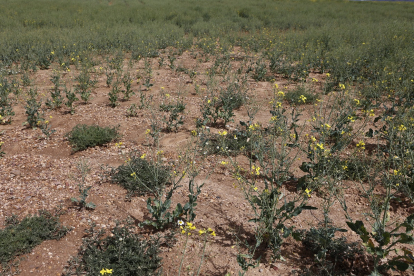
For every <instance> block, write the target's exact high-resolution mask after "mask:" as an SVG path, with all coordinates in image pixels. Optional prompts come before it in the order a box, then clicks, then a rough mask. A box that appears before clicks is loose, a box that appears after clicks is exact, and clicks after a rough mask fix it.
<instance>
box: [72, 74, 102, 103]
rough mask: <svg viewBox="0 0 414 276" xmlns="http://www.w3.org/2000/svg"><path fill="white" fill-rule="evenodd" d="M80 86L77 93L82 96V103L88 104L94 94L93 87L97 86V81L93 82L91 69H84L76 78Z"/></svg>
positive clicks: (76, 89)
mask: <svg viewBox="0 0 414 276" xmlns="http://www.w3.org/2000/svg"><path fill="white" fill-rule="evenodd" d="M75 80H76V81H77V82H78V84H77V85H76V87H75V92H76V93H77V94H80V97H81V99H82V101H84V102H85V103H87V102H88V101H89V98H90V96H91V93H92V87H93V86H94V85H95V84H96V82H97V81H96V80H93V79H92V77H91V74H90V72H89V69H88V68H87V67H84V68H82V70H81V72H80V73H79V75H78V76H77V77H76V78H75Z"/></svg>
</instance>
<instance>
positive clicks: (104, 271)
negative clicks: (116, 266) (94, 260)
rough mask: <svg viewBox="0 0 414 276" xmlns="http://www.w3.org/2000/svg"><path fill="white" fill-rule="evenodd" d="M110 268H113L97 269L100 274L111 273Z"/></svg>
mask: <svg viewBox="0 0 414 276" xmlns="http://www.w3.org/2000/svg"><path fill="white" fill-rule="evenodd" d="M112 270H113V269H107V268H102V270H101V271H99V273H101V275H106V274H112Z"/></svg>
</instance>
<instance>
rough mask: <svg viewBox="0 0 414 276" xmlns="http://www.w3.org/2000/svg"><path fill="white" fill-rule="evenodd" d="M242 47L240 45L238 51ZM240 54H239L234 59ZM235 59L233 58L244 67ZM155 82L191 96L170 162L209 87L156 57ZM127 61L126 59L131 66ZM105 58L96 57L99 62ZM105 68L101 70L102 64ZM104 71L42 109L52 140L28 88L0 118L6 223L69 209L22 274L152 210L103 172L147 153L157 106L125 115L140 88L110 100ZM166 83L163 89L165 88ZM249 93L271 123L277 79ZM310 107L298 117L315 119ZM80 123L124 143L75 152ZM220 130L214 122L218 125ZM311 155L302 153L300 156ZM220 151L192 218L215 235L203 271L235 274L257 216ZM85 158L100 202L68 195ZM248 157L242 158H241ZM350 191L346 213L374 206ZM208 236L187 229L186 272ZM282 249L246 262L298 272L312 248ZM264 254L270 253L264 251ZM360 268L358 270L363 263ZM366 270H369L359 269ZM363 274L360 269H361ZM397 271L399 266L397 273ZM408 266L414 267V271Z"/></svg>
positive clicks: (0, 182)
mask: <svg viewBox="0 0 414 276" xmlns="http://www.w3.org/2000/svg"><path fill="white" fill-rule="evenodd" d="M237 55H241V53H237ZM236 60H237V59H236ZM176 62H177V63H178V64H179V65H181V66H184V67H187V68H193V67H195V63H196V61H195V60H194V59H192V58H191V57H189V55H188V53H184V54H183V55H182V56H180V57H178V58H177V61H176ZM236 63H237V61H235V66H237V64H236ZM152 64H153V79H152V82H153V83H154V86H153V87H152V88H151V89H150V90H149V91H148V90H146V91H144V93H146V95H150V94H151V95H153V96H154V98H153V100H154V102H158V103H159V102H160V101H161V100H162V94H163V93H169V94H170V95H171V97H172V98H178V97H182V98H183V99H184V102H185V104H186V109H185V120H184V125H183V126H182V127H181V128H180V129H179V131H178V132H177V133H174V132H173V133H163V134H162V135H161V140H160V150H163V151H164V156H163V160H164V161H165V162H171V161H175V160H177V159H178V154H179V150H184V149H185V148H186V147H187V145H188V143H189V142H190V140H191V130H193V129H195V124H194V121H195V119H196V118H198V117H199V116H200V115H201V113H200V106H201V100H202V96H200V95H198V94H197V93H196V92H195V88H194V87H195V83H194V81H193V80H191V79H190V78H189V77H188V76H187V75H185V74H184V73H182V72H181V73H178V72H176V71H173V70H170V69H169V68H167V66H165V67H163V68H158V66H156V65H155V64H156V61H155V60H153V62H152ZM211 64H212V63H211V62H203V63H201V64H199V65H198V66H199V67H198V68H199V70H200V72H202V71H205V69H206V68H209V67H210V66H211ZM125 66H126V65H125ZM134 66H135V67H134V68H133V70H143V68H144V65H143V61H140V62H139V63H137V64H135V65H134ZM97 67H99V66H97ZM97 70H98V69H97ZM73 72H76V68H74V67H73V68H72V73H65V74H64V75H63V80H65V81H67V83H68V84H70V83H73V82H74V81H73V77H74V76H75V75H74V74H75V73H73ZM51 75H52V69H50V70H42V71H38V72H35V73H32V75H31V79H32V82H33V83H32V86H33V87H37V88H38V90H39V94H40V95H41V96H42V97H45V95H47V94H48V93H49V92H48V91H49V90H50V89H51V87H52V86H53V85H52V83H51V82H50V78H51ZM94 77H95V78H96V79H97V80H98V83H97V84H96V85H95V87H94V89H93V93H92V100H91V102H90V103H89V104H80V103H77V104H76V111H75V114H74V115H70V114H69V113H68V110H67V109H66V108H62V109H61V110H56V111H53V110H45V117H47V118H49V117H50V116H51V119H50V122H51V126H52V128H53V129H55V130H56V132H55V133H54V134H52V135H51V137H50V139H44V137H43V135H42V133H41V131H40V130H39V129H29V128H27V127H25V126H23V123H24V122H25V120H26V115H25V110H24V102H23V100H22V99H23V98H24V97H23V96H22V98H21V99H19V101H17V104H16V105H15V106H14V107H13V108H14V111H15V112H16V115H15V116H14V117H13V122H12V124H11V125H0V132H3V133H2V135H1V136H0V138H1V140H2V141H4V142H5V144H4V146H3V149H4V151H5V153H6V155H5V156H4V157H3V158H2V159H0V174H1V177H0V202H1V206H0V223H2V222H4V221H5V218H6V216H10V215H11V214H17V215H18V216H19V218H23V217H24V216H26V215H29V214H35V213H36V212H37V211H38V210H41V209H46V210H49V211H52V210H53V209H54V208H56V207H59V206H60V207H61V208H62V210H63V211H65V213H64V215H62V216H61V217H60V221H61V223H62V224H63V225H65V226H67V227H71V228H72V231H71V232H69V233H68V234H67V235H66V236H65V237H64V238H62V239H61V240H59V241H55V240H52V241H45V242H43V243H42V244H40V245H39V246H37V247H36V248H35V249H34V250H33V251H32V253H30V254H27V255H24V256H22V259H21V262H20V266H19V269H20V271H21V272H20V275H22V276H26V275H47V276H49V275H50V276H52V275H61V274H62V272H63V271H64V267H65V265H66V264H67V261H68V259H69V258H70V256H73V255H75V254H76V253H77V250H78V249H79V247H80V245H81V243H82V236H83V235H84V230H85V229H86V228H87V227H88V225H89V223H91V222H95V223H96V224H97V228H98V229H100V228H103V229H110V228H112V227H114V226H115V221H116V220H122V219H126V218H127V217H128V216H131V217H133V218H134V219H135V220H136V222H139V221H143V220H144V219H146V218H149V217H148V212H147V210H146V200H147V197H132V199H131V201H126V200H125V196H126V191H125V190H124V189H123V188H121V187H120V186H118V185H116V184H112V183H110V182H109V181H108V179H107V178H105V176H104V175H103V172H104V170H103V168H102V166H110V167H117V166H119V165H121V164H123V163H124V161H125V158H126V156H128V154H129V153H132V152H134V151H137V152H140V153H145V152H148V151H149V147H148V141H147V137H146V135H145V131H146V129H148V128H149V125H150V122H151V121H150V119H151V118H150V112H149V111H148V110H145V109H144V110H139V111H138V116H137V117H127V116H126V110H127V109H128V107H129V106H130V105H131V104H132V103H137V104H138V103H139V98H138V96H134V97H132V98H131V100H129V101H125V102H120V104H119V105H118V106H117V107H115V108H111V107H109V106H108V104H109V101H108V92H109V90H110V89H109V88H108V87H106V84H105V75H104V74H99V73H96V74H94ZM311 77H316V78H318V79H322V78H323V76H322V75H318V74H314V75H312V76H311ZM275 78H276V82H277V83H278V84H279V87H291V86H292V84H290V83H288V82H287V81H285V80H283V79H279V78H277V76H275ZM195 81H196V82H197V83H198V84H199V85H200V87H201V88H202V89H205V88H206V84H207V76H206V75H205V74H200V75H198V76H197V77H196V80H195ZM162 87H163V88H162ZM138 88H139V85H138V84H136V83H134V85H133V89H134V90H135V91H137V90H138ZM248 89H249V95H252V97H253V98H254V99H255V101H257V102H258V103H261V105H262V106H263V110H260V111H259V112H258V113H257V115H256V120H257V121H259V122H263V123H266V122H268V121H269V119H270V113H269V109H266V106H268V104H266V103H268V102H269V99H270V98H271V95H272V93H273V90H272V83H269V82H256V81H254V80H252V79H249V80H248ZM306 108H307V107H306V106H305V107H304V112H303V114H304V115H303V116H302V118H301V120H302V121H303V122H304V121H306V120H307V119H308V118H309V115H307V113H306ZM247 118H248V117H247V112H246V110H245V109H244V108H243V107H242V108H241V109H240V110H237V111H236V112H235V118H234V122H239V121H240V120H247ZM77 124H98V125H100V126H117V125H119V126H120V128H119V131H120V133H121V134H122V138H121V140H120V141H122V146H121V147H117V146H116V145H115V142H113V143H109V144H106V145H104V146H101V147H95V148H89V149H87V150H85V151H81V152H77V153H72V152H71V147H70V145H69V143H68V141H67V139H66V138H65V137H64V135H65V134H66V133H67V132H69V131H70V130H71V129H72V128H73V127H74V126H75V125H77ZM236 125H237V124H236V123H230V124H229V126H227V128H235V127H236ZM214 131H215V132H218V131H219V129H213V128H212V132H214ZM299 157H300V158H302V159H304V158H305V156H300V155H299ZM222 158H223V157H219V156H209V157H208V158H207V159H206V162H205V164H203V165H202V169H201V173H200V175H199V177H198V178H197V183H199V184H201V183H203V182H204V183H205V185H204V187H203V188H202V193H201V195H200V197H199V200H198V206H197V207H196V214H197V217H196V219H195V222H194V224H195V225H196V226H197V227H200V228H208V227H211V228H212V229H214V230H215V231H216V234H217V236H216V237H215V238H214V239H213V240H212V241H211V242H209V244H208V247H207V250H206V259H205V262H204V264H203V266H202V269H201V275H225V274H226V273H230V275H237V273H238V271H240V268H239V266H238V264H237V261H236V255H237V253H238V250H239V246H238V245H239V243H238V241H245V240H247V241H250V242H252V241H253V239H254V232H253V226H254V225H253V223H251V222H250V223H249V222H248V220H249V219H250V218H251V217H250V214H251V210H250V207H249V205H248V202H247V201H246V200H245V199H244V197H243V194H242V192H241V191H240V190H239V189H237V188H234V185H233V183H234V180H233V179H232V176H231V173H230V172H229V171H228V169H226V168H225V167H220V166H217V165H216V164H217V163H218V162H219V161H220V160H223V159H222ZM81 160H87V161H88V163H89V166H90V168H91V171H90V173H89V174H88V176H87V178H86V184H87V185H91V186H92V189H91V190H90V191H89V196H88V198H87V201H89V202H93V203H95V204H96V206H97V207H96V209H95V210H89V211H88V210H78V209H77V208H74V206H73V204H72V203H71V200H70V198H71V197H76V196H78V194H79V193H78V186H77V185H78V183H79V172H78V170H77V164H78V163H79V162H80V161H81ZM241 161H243V160H242V158H241ZM301 162H302V161H300V160H298V161H297V166H293V168H295V169H294V171H293V172H292V173H293V174H294V175H295V176H296V177H300V176H302V175H303V174H302V172H301V171H300V170H299V169H298V166H299V165H300V164H301ZM284 193H285V194H286V195H287V197H289V196H291V195H293V194H295V193H297V191H296V188H295V185H294V184H292V185H287V186H286V188H285V191H284ZM345 197H346V198H347V199H349V201H348V206H349V213H350V214H351V215H353V216H354V217H355V218H356V219H361V218H362V217H363V216H362V212H363V211H364V209H365V208H367V205H368V204H367V202H366V200H365V199H364V198H362V197H361V196H360V192H359V189H358V188H357V187H355V186H352V183H349V187H347V189H346V190H345ZM186 199H187V189H186V185H185V184H184V185H183V187H181V188H180V189H178V190H177V192H176V193H175V195H174V197H173V202H174V203H176V202H182V203H183V202H184V203H185V200H186ZM321 203H322V199H321V198H320V197H318V195H317V194H315V195H312V197H311V198H310V199H309V205H312V206H316V207H319V206H320V204H321ZM392 211H393V216H395V217H398V216H401V217H404V216H406V215H407V214H408V213H410V212H412V206H411V205H409V204H408V203H407V205H406V206H395V207H394V208H393V210H392ZM330 217H331V219H332V220H333V221H334V223H335V225H336V226H337V227H342V228H347V226H346V223H345V217H344V213H343V211H342V209H341V208H340V206H339V204H335V205H334V206H333V207H332V209H331V214H330ZM320 218H322V211H321V210H320V209H318V210H313V211H304V212H303V213H302V214H301V215H300V216H298V217H295V218H294V219H292V220H291V221H289V222H288V223H289V225H292V224H293V225H295V227H296V228H297V229H308V228H310V227H311V226H316V224H317V221H318V219H320ZM138 231H141V233H142V234H143V235H144V236H147V237H148V236H149V235H153V234H154V232H151V231H148V230H145V229H139V230H138ZM344 235H345V236H346V237H347V238H348V239H349V240H350V241H357V240H358V238H357V236H356V235H354V234H353V233H351V232H350V231H348V232H346V233H344ZM183 242H184V240H183V239H182V237H180V236H178V241H177V243H176V245H175V246H174V247H172V248H167V247H165V248H162V253H161V256H162V258H163V264H162V267H163V275H172V276H173V275H177V271H178V266H179V263H180V257H181V252H182V249H183ZM201 248H202V241H201V240H200V239H198V238H197V237H196V236H194V237H192V238H190V240H189V244H188V250H187V254H186V258H185V261H184V268H185V270H186V272H185V273H186V275H192V273H194V272H195V271H196V270H197V268H198V264H199V262H200V255H201ZM282 255H283V256H284V258H285V261H277V262H270V263H269V258H268V254H267V255H266V254H265V255H264V258H263V262H264V263H261V264H260V266H259V267H257V268H254V269H251V270H249V272H248V274H247V275H263V276H267V275H291V274H292V271H293V270H295V269H297V270H298V269H300V268H303V267H305V266H307V265H309V264H310V263H311V262H310V260H312V259H313V256H312V255H310V254H309V252H307V251H306V248H303V246H302V245H301V244H300V243H299V242H297V241H295V240H293V239H291V238H289V239H287V240H286V242H285V244H284V245H283V247H282ZM266 256H267V257H266ZM358 265H360V266H361V271H363V267H362V266H365V265H366V264H365V263H364V261H363V260H361V262H360V263H357V264H356V266H358ZM357 271H358V270H357ZM361 273H362V272H361ZM361 275H363V274H361ZM394 275H397V274H394ZM407 275H409V274H407Z"/></svg>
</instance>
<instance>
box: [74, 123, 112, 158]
mask: <svg viewBox="0 0 414 276" xmlns="http://www.w3.org/2000/svg"><path fill="white" fill-rule="evenodd" d="M66 137H67V139H68V141H69V143H70V144H71V145H72V151H73V152H76V151H81V150H85V149H87V148H91V147H95V146H102V145H104V144H106V143H109V142H111V141H114V140H116V139H118V138H119V134H118V129H117V128H116V127H113V128H110V127H100V126H97V125H92V126H88V125H76V126H75V127H74V128H73V129H72V131H70V132H68V133H67V134H66Z"/></svg>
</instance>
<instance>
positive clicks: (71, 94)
mask: <svg viewBox="0 0 414 276" xmlns="http://www.w3.org/2000/svg"><path fill="white" fill-rule="evenodd" d="M64 91H65V95H66V99H67V101H66V103H65V105H66V106H67V107H69V108H70V114H74V113H75V107H74V106H73V104H74V102H76V101H79V99H78V98H77V97H76V94H75V93H74V92H73V91H72V90H71V89H68V88H67V87H66V86H65V89H64Z"/></svg>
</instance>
